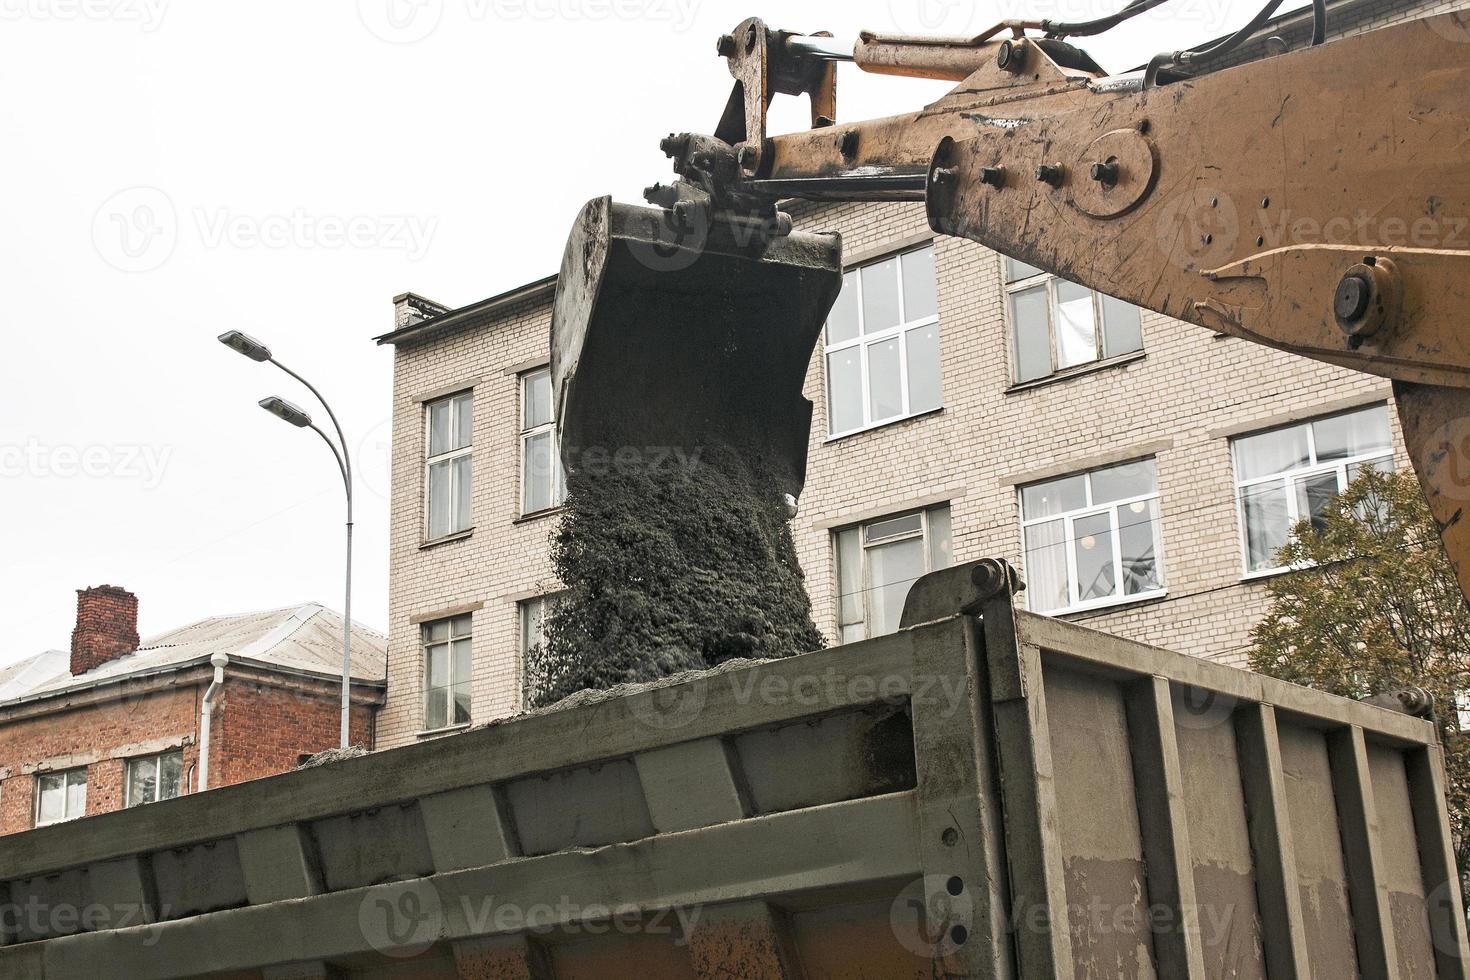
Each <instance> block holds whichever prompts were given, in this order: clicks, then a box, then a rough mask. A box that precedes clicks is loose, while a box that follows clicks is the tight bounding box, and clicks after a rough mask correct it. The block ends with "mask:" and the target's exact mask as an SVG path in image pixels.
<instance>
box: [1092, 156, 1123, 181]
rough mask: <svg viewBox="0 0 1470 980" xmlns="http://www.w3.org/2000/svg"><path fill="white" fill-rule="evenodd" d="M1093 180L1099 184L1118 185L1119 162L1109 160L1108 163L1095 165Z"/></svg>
mask: <svg viewBox="0 0 1470 980" xmlns="http://www.w3.org/2000/svg"><path fill="white" fill-rule="evenodd" d="M1092 179H1093V180H1095V181H1097V182H1098V183H1099V184H1109V185H1111V184H1116V183H1117V182H1118V164H1117V161H1114V160H1109V161H1107V162H1106V163H1094V164H1093V165H1092Z"/></svg>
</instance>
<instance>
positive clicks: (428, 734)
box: [413, 721, 473, 741]
mask: <svg viewBox="0 0 1470 980" xmlns="http://www.w3.org/2000/svg"><path fill="white" fill-rule="evenodd" d="M472 724H473V723H472V722H468V721H467V722H464V723H463V724H460V725H449V726H448V727H446V728H430V729H428V730H427V731H422V732H414V733H413V737H414V738H416V739H419V740H420V741H423V740H425V739H430V738H438V737H440V736H441V735H455V734H458V733H459V732H467V731H469V730H470V726H471V725H472Z"/></svg>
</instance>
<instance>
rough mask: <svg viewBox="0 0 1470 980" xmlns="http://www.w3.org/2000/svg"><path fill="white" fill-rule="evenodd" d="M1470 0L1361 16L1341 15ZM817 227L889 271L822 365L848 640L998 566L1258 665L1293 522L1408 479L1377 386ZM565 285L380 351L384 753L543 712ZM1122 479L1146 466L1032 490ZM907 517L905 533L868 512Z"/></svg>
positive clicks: (400, 312)
mask: <svg viewBox="0 0 1470 980" xmlns="http://www.w3.org/2000/svg"><path fill="white" fill-rule="evenodd" d="M1460 6H1464V3H1463V2H1458V3H1444V2H1439V3H1434V4H1413V5H1409V6H1406V5H1404V4H1402V3H1400V4H1389V3H1386V2H1385V0H1374V2H1372V3H1358V4H1353V3H1349V2H1343V3H1339V4H1335V5H1334V6H1333V11H1334V13H1333V18H1334V21H1333V23H1334V26H1335V27H1336V28H1338V29H1339V30H1340V29H1342V28H1344V27H1348V26H1350V25H1356V29H1359V30H1361V29H1368V28H1371V27H1374V26H1380V25H1382V24H1386V23H1390V22H1393V21H1397V20H1401V19H1405V18H1407V17H1409V16H1422V15H1423V14H1424V13H1427V12H1430V11H1433V10H1444V9H1452V8H1454V7H1460ZM1293 16H1295V15H1293ZM1273 31H1274V32H1275V33H1278V34H1282V35H1284V36H1288V37H1290V36H1292V35H1293V32H1299V31H1300V27H1299V25H1294V24H1292V23H1290V22H1288V23H1284V24H1278V25H1276V26H1275V27H1274V28H1273ZM1334 33H1338V30H1334ZM796 218H797V223H798V225H799V226H801V227H804V228H807V229H812V230H832V231H838V232H840V233H841V234H842V236H843V239H844V244H845V260H846V262H847V263H848V265H849V267H850V268H854V269H861V268H862V267H867V271H866V272H861V271H860V272H857V273H856V274H854V275H852V276H850V279H852V280H863V281H864V282H865V285H864V287H863V288H862V290H861V292H862V298H863V302H862V303H861V304H860V305H862V306H863V307H864V310H865V315H864V322H863V326H865V327H866V328H867V329H866V331H865V332H863V333H861V334H858V333H855V332H854V331H856V330H857V329H858V325H857V319H856V316H855V315H854V314H852V313H850V312H842V311H843V310H845V309H846V307H844V304H845V303H847V302H848V301H850V300H854V299H857V298H858V294H859V290H858V289H856V288H854V287H853V286H851V285H849V286H848V287H847V288H846V289H845V294H844V298H843V300H839V312H838V313H836V314H834V317H833V320H832V322H831V325H830V326H829V331H828V335H827V336H826V337H824V339H823V341H821V342H819V343H818V346H817V349H816V351H815V352H814V355H813V358H812V362H811V366H810V369H809V372H808V375H807V384H806V395H807V397H808V398H810V399H811V401H812V402H813V403H814V405H815V406H816V411H815V413H814V418H813V424H812V433H811V443H810V461H809V467H808V476H807V484H806V490H805V492H804V494H803V496H802V498H801V505H800V512H799V513H798V515H797V517H796V518H795V521H794V523H793V526H792V530H793V533H794V536H795V540H796V544H797V549H798V553H799V556H800V560H801V564H802V567H803V569H804V570H805V573H806V577H807V588H808V591H809V593H810V595H811V598H812V603H813V614H814V617H815V619H816V623H817V625H818V627H819V628H820V629H821V630H822V631H823V632H824V633H825V634H826V635H827V636H828V637H829V639H830V640H831V641H832V642H838V641H839V640H840V639H841V638H842V637H843V636H844V635H846V636H861V635H863V634H864V633H865V632H876V631H881V630H882V629H885V628H891V626H892V625H893V624H892V623H891V622H890V620H891V619H892V617H893V612H892V610H893V609H894V608H896V606H897V604H899V603H901V600H902V595H903V593H904V591H906V588H907V583H908V581H910V580H911V579H912V578H913V577H914V575H916V574H921V573H922V571H923V570H925V569H926V568H931V567H933V566H934V565H935V564H938V563H943V562H946V561H968V560H971V559H975V558H981V557H985V556H1000V557H1004V558H1006V559H1008V560H1010V561H1012V562H1016V563H1018V564H1019V565H1020V567H1021V568H1022V572H1023V575H1024V576H1025V577H1026V578H1027V580H1028V582H1029V583H1030V586H1031V588H1030V590H1029V591H1028V593H1027V596H1028V600H1029V601H1030V602H1031V604H1032V606H1033V608H1039V609H1043V610H1045V611H1055V612H1057V613H1058V614H1059V615H1064V616H1067V617H1068V618H1071V619H1076V620H1079V621H1084V622H1086V623H1087V624H1088V625H1089V626H1093V627H1097V628H1100V629H1104V630H1108V631H1112V632H1116V633H1119V634H1122V635H1125V636H1129V637H1133V638H1137V639H1141V640H1145V641H1149V642H1156V643H1160V644H1163V645H1167V646H1169V647H1172V648H1174V649H1178V650H1183V651H1187V652H1190V653H1194V654H1197V655H1199V656H1205V657H1211V658H1216V659H1221V660H1226V661H1230V662H1237V663H1238V662H1240V661H1241V660H1242V658H1243V657H1244V655H1245V652H1246V650H1247V648H1248V645H1249V632H1250V628H1251V626H1252V625H1253V624H1254V623H1255V622H1256V621H1257V620H1258V619H1259V618H1260V616H1261V615H1262V613H1263V611H1264V607H1265V587H1264V585H1263V583H1262V581H1261V578H1262V577H1263V575H1265V574H1269V572H1270V568H1269V566H1270V564H1271V562H1270V552H1271V550H1272V545H1273V544H1274V543H1276V542H1277V541H1278V540H1279V536H1280V534H1281V532H1282V528H1284V526H1285V524H1286V521H1287V520H1288V519H1289V518H1291V517H1294V516H1297V515H1298V514H1303V513H1305V512H1306V510H1308V509H1310V508H1311V507H1313V506H1321V504H1322V503H1323V502H1325V500H1326V499H1327V495H1328V494H1330V492H1332V491H1333V490H1334V489H1336V487H1337V486H1338V485H1340V484H1341V482H1342V481H1343V480H1345V479H1347V478H1348V476H1349V475H1350V472H1351V469H1352V468H1353V467H1355V466H1357V465H1359V464H1361V463H1362V462H1363V461H1366V460H1378V461H1380V462H1381V461H1382V460H1383V459H1384V458H1385V454H1387V453H1390V452H1391V453H1392V456H1393V458H1394V461H1395V463H1396V464H1397V465H1399V466H1407V465H1408V463H1407V457H1406V456H1405V454H1404V450H1403V446H1402V437H1401V435H1400V434H1399V431H1398V423H1397V419H1396V418H1395V417H1394V415H1393V410H1392V405H1391V398H1390V392H1389V385H1388V382H1387V381H1385V380H1383V379H1380V378H1376V377H1371V376H1368V375H1362V374H1356V373H1353V372H1350V371H1347V370H1343V369H1339V368H1335V367H1331V366H1328V365H1325V364H1320V363H1315V362H1312V361H1308V360H1305V359H1302V358H1298V357H1294V356H1292V355H1288V354H1283V353H1278V352H1276V351H1273V350H1269V349H1266V348H1262V347H1258V346H1255V345H1252V344H1250V343H1248V342H1246V341H1242V340H1237V339H1233V338H1228V337H1223V336H1216V335H1214V334H1212V333H1211V332H1210V331H1208V330H1205V329H1201V328H1199V327H1194V326H1190V325H1187V324H1184V323H1180V322H1178V321H1174V320H1171V319H1169V318H1166V317H1163V316H1158V315H1155V314H1152V313H1147V312H1145V313H1143V314H1142V315H1141V317H1140V316H1138V315H1137V314H1136V312H1133V311H1131V308H1125V307H1122V306H1120V305H1118V304H1116V303H1113V302H1112V301H1106V302H1104V301H1102V300H1101V299H1099V298H1094V297H1093V296H1092V295H1090V294H1088V293H1087V292H1086V291H1083V290H1080V289H1079V288H1077V287H1069V286H1068V285H1067V284H1059V283H1056V282H1055V281H1053V280H1049V279H1047V278H1045V277H1041V278H1037V277H1035V276H1031V275H1028V274H1027V271H1028V270H1025V269H1014V268H1012V267H1010V266H1009V265H1008V263H1007V262H1006V260H1004V259H1003V258H1002V257H1001V256H999V255H997V254H995V253H993V252H991V251H989V250H987V249H985V248H982V247H981V246H978V245H975V244H972V243H969V242H965V241H961V240H958V239H952V238H943V237H938V238H936V237H935V236H934V235H933V234H932V233H931V232H930V231H929V229H928V227H927V224H926V222H925V219H924V214H923V208H922V206H920V205H911V204H852V205H823V206H802V207H800V208H798V209H797V210H796ZM930 249H932V253H931V252H929V251H928V250H930ZM903 253H907V256H908V257H907V258H906V259H901V260H899V261H898V262H887V264H885V262H886V260H891V259H892V257H893V256H895V255H900V254H903ZM931 254H932V271H930V266H929V262H930V256H931ZM555 258H556V256H547V260H548V263H550V262H552V261H554V260H555ZM554 289H555V282H554V280H552V279H547V280H542V281H540V282H536V283H531V284H528V285H526V286H523V287H520V288H518V289H515V290H512V291H511V292H509V293H505V294H502V295H500V296H496V297H493V298H491V299H488V300H484V301H482V302H479V303H476V304H473V305H471V306H468V307H464V308H462V309H459V310H454V311H445V310H443V308H442V307H437V306H435V305H434V304H432V303H428V302H427V301H424V300H422V299H421V298H420V297H417V296H413V295H412V294H405V295H403V296H400V297H398V298H397V300H396V307H397V321H396V329H395V330H394V331H393V332H392V333H390V334H388V335H386V336H385V337H383V338H380V340H381V341H382V342H385V343H391V344H393V345H394V347H395V367H394V426H393V495H392V496H393V499H392V523H393V526H392V534H391V541H392V544H391V549H392V554H391V559H390V581H389V590H390V608H389V619H390V622H389V694H388V702H387V705H386V707H385V708H384V709H383V710H382V712H381V714H380V716H379V720H378V744H379V746H380V747H392V746H395V745H400V744H404V743H407V742H411V741H413V740H415V739H416V738H419V737H423V736H424V735H426V734H431V733H436V732H442V731H452V730H455V728H456V726H457V725H461V724H464V723H466V722H467V721H469V720H472V721H473V722H476V723H478V722H485V721H489V720H492V719H494V718H498V717H503V716H505V715H508V714H511V713H513V712H515V711H516V710H517V709H518V708H519V707H520V698H521V651H522V649H523V647H524V644H525V643H526V642H527V636H528V633H530V632H533V631H534V628H535V623H536V613H537V608H536V604H535V600H537V599H538V598H539V597H542V596H545V595H547V594H550V593H554V592H555V591H556V590H557V588H558V585H557V583H556V581H555V579H554V576H553V574H552V571H551V563H550V558H549V548H548V543H549V540H550V537H551V535H552V533H553V531H554V528H555V524H556V519H557V517H556V511H555V509H554V507H547V506H546V504H547V503H548V502H554V501H555V500H556V498H557V495H558V494H559V490H560V488H559V486H558V485H556V482H555V481H556V475H555V473H554V472H553V468H551V467H550V466H549V463H548V461H549V460H550V459H552V458H553V457H554V447H553V445H552V444H553V442H554V434H552V431H551V430H552V429H553V428H554V427H553V426H551V425H550V422H551V419H550V416H549V407H548V406H549V402H548V401H547V400H546V399H547V398H548V397H549V386H548V385H547V383H546V382H545V376H544V374H539V373H538V372H541V371H543V370H544V368H545V365H546V363H547V360H548V339H549V332H550V313H551V311H550V304H551V297H552V295H553V292H554ZM898 295H903V296H905V301H904V303H903V304H902V306H899V305H898V300H897V299H896V297H897V296H898ZM895 307H897V309H895ZM935 307H937V314H936V315H937V319H936V318H935V316H931V315H929V313H930V310H931V308H935ZM903 314H907V315H903ZM900 315H903V322H902V323H898V322H897V318H898V317H899V316H900ZM426 317H427V318H426ZM936 330H937V333H938V335H939V336H938V355H937V357H934V356H933V346H934V344H933V334H934V333H935V332H936ZM829 354H830V355H831V356H830V358H829ZM854 378H856V380H855V381H854V380H853V379H854ZM854 392H856V394H854ZM465 395H468V396H469V397H464V396H465ZM936 405H937V406H938V407H936ZM865 406H866V407H865ZM1362 409H1369V411H1366V412H1359V413H1358V414H1355V415H1351V416H1349V415H1344V414H1343V413H1348V412H1354V411H1357V410H1362ZM895 412H896V413H897V417H894V418H890V419H888V420H886V421H884V420H882V419H881V418H880V417H882V416H888V415H892V414H894V413H895ZM1324 417H1325V418H1326V419H1327V421H1325V422H1323V423H1322V424H1321V425H1317V426H1312V425H1300V424H1298V423H1303V422H1306V421H1309V420H1314V419H1321V418H1324ZM874 419H879V420H878V421H877V422H876V424H874ZM431 429H432V430H434V432H435V433H436V434H435V435H434V437H433V438H432V439H431V436H430V433H431ZM1262 433H1269V434H1268V435H1267V437H1266V438H1263V439H1257V440H1254V441H1251V442H1243V441H1242V439H1243V437H1246V436H1248V435H1251V434H1262ZM1125 463H1126V464H1141V465H1133V466H1130V467H1129V468H1127V469H1124V470H1113V471H1111V472H1104V473H1101V474H1099V475H1098V476H1097V478H1096V479H1095V480H1088V479H1081V478H1079V479H1072V480H1064V481H1060V482H1055V483H1050V484H1048V485H1047V486H1040V485H1039V484H1042V483H1046V482H1047V481H1051V480H1053V479H1054V478H1059V477H1081V476H1082V475H1083V474H1087V473H1089V472H1090V471H1096V470H1099V469H1106V468H1108V467H1112V466H1114V465H1115V464H1125ZM1287 467H1290V473H1289V474H1288V475H1284V476H1283V475H1278V474H1280V473H1281V472H1282V471H1283V469H1285V468H1287ZM1028 487H1029V488H1030V490H1029V492H1024V489H1025V488H1028ZM1247 509H1249V511H1250V516H1249V517H1247V515H1246V511H1247ZM890 517H897V518H904V519H903V520H900V521H897V522H895V523H893V524H883V525H879V526H878V527H876V528H872V527H870V526H869V525H870V524H871V523H872V522H875V521H879V520H880V519H883V518H890ZM1023 520H1024V521H1025V523H1026V525H1027V532H1026V533H1027V534H1028V535H1029V544H1028V545H1027V546H1026V547H1023V527H1022V525H1023ZM1247 524H1249V525H1250V528H1249V531H1248V529H1247V527H1246V525H1247ZM844 594H845V595H847V596H848V601H847V602H846V603H842V602H839V596H840V595H844ZM1058 603H1060V604H1061V608H1057V605H1058Z"/></svg>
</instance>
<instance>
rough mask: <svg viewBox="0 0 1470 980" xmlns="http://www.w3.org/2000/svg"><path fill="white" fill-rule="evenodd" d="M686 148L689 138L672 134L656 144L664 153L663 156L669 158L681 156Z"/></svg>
mask: <svg viewBox="0 0 1470 980" xmlns="http://www.w3.org/2000/svg"><path fill="white" fill-rule="evenodd" d="M688 147H689V137H688V136H678V135H675V134H674V133H670V134H669V135H667V136H665V137H664V138H663V139H661V140H659V143H658V148H659V149H660V150H663V151H664V156H666V157H670V158H674V157H679V156H682V155H683V153H684V151H685V150H686V149H687V148H688Z"/></svg>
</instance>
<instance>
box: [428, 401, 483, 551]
mask: <svg viewBox="0 0 1470 980" xmlns="http://www.w3.org/2000/svg"><path fill="white" fill-rule="evenodd" d="M428 410H429V413H428V414H429V460H428V467H429V473H428V488H429V494H428V496H429V502H428V511H429V540H431V541H432V540H434V539H435V538H442V537H444V536H445V535H448V534H454V533H456V532H458V531H465V530H468V529H469V527H470V524H471V521H470V487H471V467H472V463H473V457H472V455H471V453H472V450H473V444H474V434H473V430H474V417H475V400H474V395H473V394H472V393H470V392H468V391H467V392H465V393H464V394H462V395H454V396H452V397H450V398H443V399H440V400H439V401H436V402H430V403H429V406H428Z"/></svg>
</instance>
